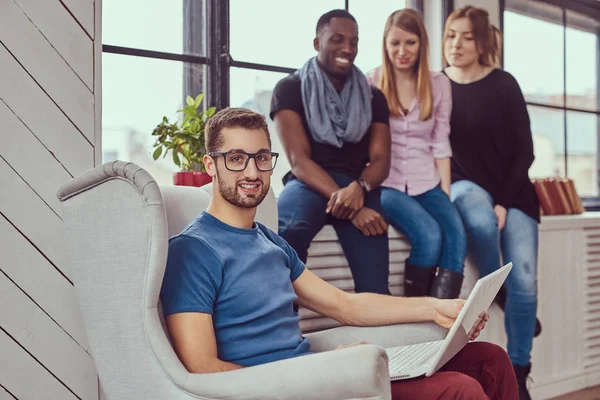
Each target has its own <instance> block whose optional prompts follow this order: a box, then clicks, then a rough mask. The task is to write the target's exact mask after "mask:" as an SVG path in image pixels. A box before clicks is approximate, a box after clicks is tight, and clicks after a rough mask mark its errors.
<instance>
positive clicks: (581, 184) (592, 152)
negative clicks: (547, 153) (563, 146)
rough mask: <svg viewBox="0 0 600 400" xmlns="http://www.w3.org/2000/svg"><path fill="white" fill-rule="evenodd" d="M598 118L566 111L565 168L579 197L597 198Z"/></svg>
mask: <svg viewBox="0 0 600 400" xmlns="http://www.w3.org/2000/svg"><path fill="white" fill-rule="evenodd" d="M599 122H600V121H599V120H598V117H597V116H596V115H595V114H591V113H582V112H575V111H567V133H568V137H567V152H568V155H567V166H568V171H569V178H573V180H574V181H575V188H576V189H577V193H579V195H580V196H598V133H600V132H598V129H599V128H598V124H599Z"/></svg>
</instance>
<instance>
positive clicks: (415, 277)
mask: <svg viewBox="0 0 600 400" xmlns="http://www.w3.org/2000/svg"><path fill="white" fill-rule="evenodd" d="M434 272H435V268H434V267H417V266H414V265H411V264H409V263H408V261H406V262H405V263H404V296H405V297H423V296H428V295H429V287H430V286H431V280H432V279H433V274H434Z"/></svg>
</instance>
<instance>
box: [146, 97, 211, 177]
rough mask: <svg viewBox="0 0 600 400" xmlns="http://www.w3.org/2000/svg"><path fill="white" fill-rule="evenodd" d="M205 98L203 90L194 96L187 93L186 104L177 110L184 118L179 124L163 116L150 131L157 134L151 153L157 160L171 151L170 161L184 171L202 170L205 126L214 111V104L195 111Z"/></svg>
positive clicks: (203, 169)
mask: <svg viewBox="0 0 600 400" xmlns="http://www.w3.org/2000/svg"><path fill="white" fill-rule="evenodd" d="M203 99H204V94H202V93H201V94H199V95H198V96H196V98H195V99H194V98H193V97H191V96H187V97H186V99H185V102H186V104H187V105H186V106H185V107H184V108H183V110H178V111H177V112H178V113H183V115H184V118H183V121H182V122H181V125H179V124H178V123H177V122H174V123H171V122H169V119H168V118H167V117H163V119H162V121H161V123H160V124H158V125H157V126H156V128H154V130H153V131H152V136H156V142H155V143H154V153H153V154H152V157H153V158H154V159H155V160H157V159H158V158H159V157H160V156H161V155H162V156H163V158H164V157H166V156H167V155H168V154H169V152H171V157H173V162H174V163H175V164H176V165H177V166H178V167H179V168H181V170H183V171H202V172H205V171H206V170H205V168H204V163H203V162H202V157H203V156H204V154H206V149H205V148H204V128H205V126H206V121H208V119H209V118H210V117H212V116H213V115H214V113H215V111H216V109H215V107H210V108H209V109H207V110H206V111H202V112H200V113H198V107H200V104H201V103H202V100H203Z"/></svg>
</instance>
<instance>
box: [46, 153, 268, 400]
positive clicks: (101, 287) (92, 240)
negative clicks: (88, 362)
mask: <svg viewBox="0 0 600 400" xmlns="http://www.w3.org/2000/svg"><path fill="white" fill-rule="evenodd" d="M164 189H165V193H166V196H165V200H166V201H165V200H163V196H162V194H161V190H160V188H159V187H158V185H157V183H156V182H155V181H154V179H153V178H152V177H151V176H150V174H148V173H147V172H146V171H145V170H143V169H142V168H140V167H138V166H137V165H135V164H132V163H124V162H121V161H115V162H111V163H107V164H104V165H102V166H100V167H97V168H95V169H93V170H91V171H89V172H87V173H85V174H83V175H82V176H80V177H77V178H75V179H73V180H72V181H71V182H69V183H68V184H66V185H64V186H63V187H62V188H61V189H60V191H59V193H58V197H59V199H60V201H61V206H62V211H63V223H64V228H65V234H66V239H67V251H68V254H69V256H70V262H71V269H72V277H73V283H74V285H75V289H76V293H77V297H78V301H79V306H80V310H81V314H82V317H83V322H84V326H85V329H86V334H87V336H88V340H89V343H90V350H91V354H92V357H93V359H94V362H95V364H96V369H97V372H98V376H99V379H100V385H101V390H102V392H103V394H104V396H105V397H106V398H107V399H142V398H143V399H165V398H170V399H182V398H192V397H191V396H189V397H188V396H187V395H186V394H185V393H183V392H182V390H181V388H182V387H184V386H185V382H186V379H187V378H188V376H189V374H188V372H187V371H186V370H185V368H184V367H183V365H182V364H181V362H180V361H179V359H178V358H177V356H176V354H175V352H174V351H173V349H172V347H171V345H170V343H169V341H168V339H167V336H166V334H165V332H164V330H163V327H162V324H161V320H160V316H159V312H158V308H157V306H158V300H159V293H160V288H161V285H162V279H163V275H164V269H165V264H166V259H167V249H168V238H169V236H170V235H171V234H175V233H178V232H179V231H181V229H182V228H183V227H184V226H185V225H187V224H188V223H189V222H190V221H191V220H192V219H193V218H194V217H196V215H197V214H198V213H199V212H200V211H202V210H203V209H204V208H205V207H206V206H207V205H208V202H209V201H210V195H211V193H212V191H211V190H210V188H203V189H198V188H175V187H165V188H164ZM165 202H166V203H167V208H168V212H165ZM263 209H264V210H262V211H261V213H260V215H262V216H263V217H265V218H266V219H265V220H263V221H261V222H264V223H266V224H267V225H269V226H270V227H271V228H273V227H275V228H276V221H277V214H276V213H275V216H274V217H273V215H272V211H273V210H276V208H275V207H274V196H273V194H272V192H271V193H270V194H269V200H267V201H266V202H265V203H264V207H263ZM275 212H276V211H275ZM167 217H168V218H167ZM168 219H169V220H170V223H168ZM274 224H275V225H274ZM182 395H183V396H182Z"/></svg>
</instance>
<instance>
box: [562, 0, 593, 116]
mask: <svg viewBox="0 0 600 400" xmlns="http://www.w3.org/2000/svg"><path fill="white" fill-rule="evenodd" d="M598 29H600V22H598V21H595V20H593V19H592V18H589V17H585V16H582V15H580V14H576V13H573V12H571V11H568V12H567V106H568V107H574V108H581V109H586V110H600V108H599V107H600V105H599V104H598V92H597V90H598V68H599V66H598V34H597V33H596V32H598Z"/></svg>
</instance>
